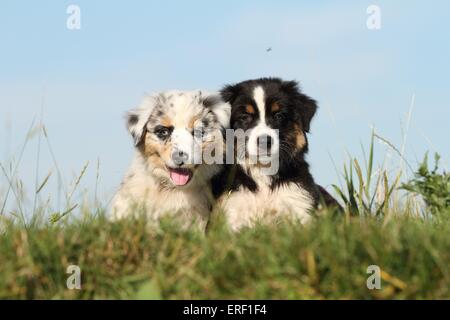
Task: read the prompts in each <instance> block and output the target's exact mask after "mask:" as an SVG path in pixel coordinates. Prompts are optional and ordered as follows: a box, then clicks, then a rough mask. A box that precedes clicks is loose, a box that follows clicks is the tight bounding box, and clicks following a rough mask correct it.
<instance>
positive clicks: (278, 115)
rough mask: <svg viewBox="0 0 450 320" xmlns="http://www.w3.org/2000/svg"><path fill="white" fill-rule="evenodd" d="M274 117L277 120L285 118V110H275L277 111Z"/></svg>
mask: <svg viewBox="0 0 450 320" xmlns="http://www.w3.org/2000/svg"><path fill="white" fill-rule="evenodd" d="M273 118H274V119H275V120H277V121H281V120H283V119H284V113H283V112H280V111H278V112H275V113H274V114H273Z"/></svg>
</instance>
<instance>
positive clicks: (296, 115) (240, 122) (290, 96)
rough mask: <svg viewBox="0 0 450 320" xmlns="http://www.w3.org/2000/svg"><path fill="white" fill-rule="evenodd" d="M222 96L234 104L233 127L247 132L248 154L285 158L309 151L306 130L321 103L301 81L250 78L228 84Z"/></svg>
mask: <svg viewBox="0 0 450 320" xmlns="http://www.w3.org/2000/svg"><path fill="white" fill-rule="evenodd" d="M221 96H222V98H223V100H224V101H226V102H228V103H230V104H231V119H230V125H231V128H232V129H234V130H238V129H242V130H244V131H245V132H246V144H245V158H248V157H252V156H258V155H261V154H263V155H265V156H266V157H269V158H270V157H279V159H280V162H282V161H284V160H288V159H293V158H294V156H295V155H298V154H299V153H305V152H307V148H308V141H307V138H306V133H307V132H309V129H310V123H311V120H312V118H313V116H314V114H315V112H316V109H317V105H316V102H315V101H314V100H313V99H311V98H309V97H308V96H306V95H304V94H303V93H302V92H301V91H300V89H299V88H298V85H297V82H295V81H283V80H281V79H278V78H262V79H257V80H249V81H244V82H241V83H238V84H235V85H228V86H226V87H224V88H223V89H222V91H221ZM256 164H257V163H256Z"/></svg>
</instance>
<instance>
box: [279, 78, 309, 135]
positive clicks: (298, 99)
mask: <svg viewBox="0 0 450 320" xmlns="http://www.w3.org/2000/svg"><path fill="white" fill-rule="evenodd" d="M282 89H283V90H284V92H286V93H287V94H288V95H289V96H291V97H294V99H295V104H296V106H295V107H296V108H298V110H299V116H300V117H299V119H297V120H298V121H300V122H301V125H302V128H303V130H304V131H305V132H309V128H310V125H311V120H312V118H313V117H314V115H315V114H316V111H317V103H316V101H315V100H314V99H311V98H310V97H308V96H307V95H305V94H303V93H302V92H301V90H300V88H299V87H298V83H297V82H296V81H284V82H283V84H282Z"/></svg>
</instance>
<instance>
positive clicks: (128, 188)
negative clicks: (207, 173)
mask: <svg viewBox="0 0 450 320" xmlns="http://www.w3.org/2000/svg"><path fill="white" fill-rule="evenodd" d="M131 172H132V173H133V175H131V176H130V177H129V178H127V179H126V180H125V181H124V183H123V185H122V187H121V189H120V190H119V192H118V193H117V194H116V197H115V198H114V200H113V216H114V218H115V219H121V218H124V217H126V216H129V215H134V214H141V213H145V214H146V215H147V217H148V218H149V220H150V221H155V222H156V221H158V220H159V219H161V218H162V217H164V216H172V217H176V221H177V222H179V223H181V224H182V226H183V227H189V226H191V225H195V226H198V227H199V228H200V229H201V230H204V228H205V226H206V224H207V221H208V218H209V213H210V207H211V205H210V203H211V199H212V195H211V194H210V192H209V190H208V188H207V187H201V186H198V187H192V188H185V189H174V188H172V189H166V190H164V189H161V188H160V187H159V185H158V183H156V181H155V180H154V179H153V177H152V176H150V175H144V174H142V172H139V171H138V172H136V171H135V170H132V171H131Z"/></svg>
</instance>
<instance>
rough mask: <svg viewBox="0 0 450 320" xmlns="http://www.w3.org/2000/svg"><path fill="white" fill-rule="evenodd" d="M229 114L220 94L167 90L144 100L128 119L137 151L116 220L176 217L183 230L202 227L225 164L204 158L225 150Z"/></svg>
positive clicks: (116, 200)
mask: <svg viewBox="0 0 450 320" xmlns="http://www.w3.org/2000/svg"><path fill="white" fill-rule="evenodd" d="M229 116H230V107H229V105H228V104H226V103H224V102H223V101H222V100H221V99H220V96H219V95H212V94H208V93H205V92H201V91H186V92H181V91H169V92H163V93H159V94H156V95H152V96H149V97H146V98H145V99H144V100H143V102H142V103H141V105H140V107H139V108H138V109H135V110H132V111H130V112H129V113H128V115H127V127H128V130H129V132H130V134H131V136H132V137H133V140H134V144H135V147H136V153H135V157H134V159H133V162H132V164H131V166H130V168H129V170H128V173H127V174H126V176H125V178H124V180H123V183H122V185H121V187H120V190H119V191H118V193H117V194H116V196H115V198H114V200H113V216H114V217H115V218H122V217H125V216H128V215H132V214H134V213H138V212H142V211H144V212H145V213H146V214H147V215H148V216H149V218H150V219H151V220H153V221H157V220H158V219H160V218H161V217H163V216H165V215H173V216H176V217H177V219H179V221H180V222H181V223H182V225H183V226H190V225H192V224H194V225H195V226H198V227H199V228H200V229H204V228H205V226H206V223H207V221H208V218H209V213H210V210H211V206H212V200H213V197H212V195H211V179H212V177H213V176H214V175H216V174H217V173H218V172H219V171H220V170H221V169H222V166H220V165H218V164H214V163H211V164H206V163H205V162H204V161H203V159H202V156H203V153H204V152H205V150H207V149H208V148H209V149H215V150H216V152H217V150H219V151H220V150H223V130H224V128H227V127H228V126H229ZM199 156H200V158H199ZM219 156H223V155H220V154H219Z"/></svg>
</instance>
